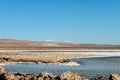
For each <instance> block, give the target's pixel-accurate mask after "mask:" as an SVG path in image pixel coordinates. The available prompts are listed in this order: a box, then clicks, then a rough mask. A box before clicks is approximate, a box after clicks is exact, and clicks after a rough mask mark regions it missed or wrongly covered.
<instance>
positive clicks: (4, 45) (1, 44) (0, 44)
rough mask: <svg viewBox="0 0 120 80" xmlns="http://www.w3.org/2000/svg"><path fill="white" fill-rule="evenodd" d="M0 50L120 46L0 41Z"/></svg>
mask: <svg viewBox="0 0 120 80" xmlns="http://www.w3.org/2000/svg"><path fill="white" fill-rule="evenodd" d="M0 49H120V45H103V44H77V43H70V42H52V41H40V42H39V41H27V40H14V39H0Z"/></svg>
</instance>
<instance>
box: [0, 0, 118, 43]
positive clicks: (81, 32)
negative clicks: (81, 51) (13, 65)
mask: <svg viewBox="0 0 120 80" xmlns="http://www.w3.org/2000/svg"><path fill="white" fill-rule="evenodd" d="M0 38H11V39H23V40H36V41H42V40H47V39H52V40H55V41H73V42H78V43H99V44H120V0H0Z"/></svg>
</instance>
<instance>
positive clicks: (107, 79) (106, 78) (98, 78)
mask: <svg viewBox="0 0 120 80" xmlns="http://www.w3.org/2000/svg"><path fill="white" fill-rule="evenodd" d="M90 80H109V77H107V76H100V77H95V78H92V79H90Z"/></svg>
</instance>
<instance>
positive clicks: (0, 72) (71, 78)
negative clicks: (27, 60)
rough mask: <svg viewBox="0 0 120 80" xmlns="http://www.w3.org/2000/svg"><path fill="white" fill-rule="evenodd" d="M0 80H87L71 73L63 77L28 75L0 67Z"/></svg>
mask: <svg viewBox="0 0 120 80" xmlns="http://www.w3.org/2000/svg"><path fill="white" fill-rule="evenodd" d="M0 80H85V78H83V77H81V76H79V75H78V74H77V73H72V72H70V71H67V72H65V73H63V74H61V75H53V74H50V73H47V72H42V73H40V74H34V73H33V74H26V73H13V72H5V71H4V68H2V67H0Z"/></svg>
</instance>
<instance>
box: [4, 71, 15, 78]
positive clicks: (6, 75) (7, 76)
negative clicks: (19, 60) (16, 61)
mask: <svg viewBox="0 0 120 80" xmlns="http://www.w3.org/2000/svg"><path fill="white" fill-rule="evenodd" d="M3 78H4V80H15V76H14V74H13V73H11V72H6V73H4V75H3Z"/></svg>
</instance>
